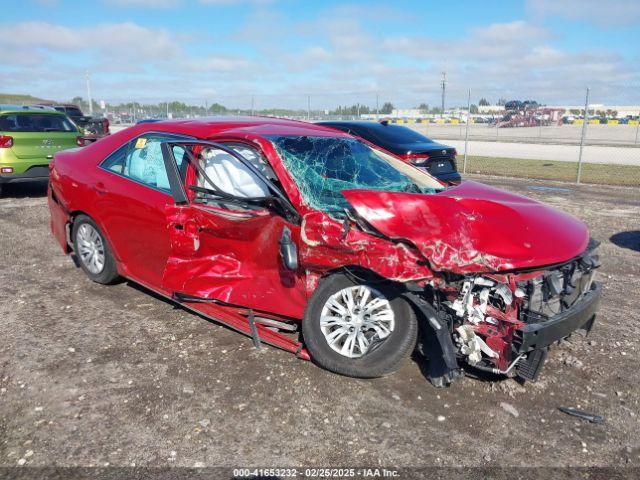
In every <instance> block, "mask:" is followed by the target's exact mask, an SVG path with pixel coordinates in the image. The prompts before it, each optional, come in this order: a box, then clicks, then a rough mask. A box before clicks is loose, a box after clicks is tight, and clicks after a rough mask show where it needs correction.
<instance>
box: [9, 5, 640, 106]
mask: <svg viewBox="0 0 640 480" xmlns="http://www.w3.org/2000/svg"><path fill="white" fill-rule="evenodd" d="M3 6H4V9H3V10H4V11H5V12H11V14H10V15H5V18H8V17H10V21H8V22H2V21H0V23H3V25H2V26H1V28H2V32H3V34H2V35H1V36H0V85H1V87H0V91H8V92H13V93H28V94H33V95H37V96H41V97H45V98H53V99H60V100H62V99H70V98H71V97H73V96H76V95H80V96H85V81H84V73H85V71H87V70H89V71H90V72H91V76H92V90H93V97H94V99H98V100H100V99H104V100H107V101H111V102H120V101H129V100H130V99H133V98H134V99H136V100H138V101H164V100H166V99H172V100H173V99H179V100H183V101H187V102H191V103H198V104H202V103H204V102H205V101H207V102H209V103H212V102H214V101H217V102H219V103H223V104H225V105H228V106H238V107H246V106H247V105H249V104H250V102H251V97H252V96H253V97H254V99H255V100H254V101H255V103H256V107H270V106H288V107H296V106H297V107H306V103H307V96H308V95H311V98H312V103H313V104H314V106H316V107H322V108H328V107H333V106H335V105H338V104H347V103H348V104H352V103H355V102H360V103H364V104H368V105H373V104H375V101H376V100H375V99H376V96H378V98H379V99H380V102H383V101H392V102H393V103H394V104H396V105H398V106H403V107H413V106H416V105H418V104H419V103H422V102H425V103H429V104H437V103H438V101H439V100H438V98H439V82H440V77H441V72H442V71H444V70H446V71H447V77H448V99H449V101H448V102H447V103H448V105H457V104H463V103H465V102H466V92H467V89H471V90H472V99H473V101H477V100H478V99H479V98H480V97H486V98H488V99H489V100H491V101H495V100H497V99H498V98H500V97H504V98H533V99H536V100H538V101H541V102H545V103H571V104H579V103H580V102H581V101H582V100H581V99H582V98H583V96H584V88H585V87H586V86H587V85H588V86H590V87H591V88H592V98H593V101H594V102H596V103H607V102H608V103H618V104H619V103H627V104H628V103H634V104H638V103H640V68H639V67H640V1H637V0H617V1H615V2H606V1H604V0H530V1H529V0H513V1H487V0H485V1H482V2H480V1H464V0H457V1H455V2H445V1H442V0H439V1H426V0H425V1H409V0H407V1H403V0H396V1H395V2H389V1H374V0H370V1H351V2H339V1H331V0H325V1H296V0H92V1H66V0H22V1H13V0H10V1H5V2H3Z"/></svg>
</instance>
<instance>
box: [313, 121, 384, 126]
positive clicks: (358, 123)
mask: <svg viewBox="0 0 640 480" xmlns="http://www.w3.org/2000/svg"><path fill="white" fill-rule="evenodd" d="M316 125H341V126H345V127H374V126H382V127H384V126H386V125H387V124H386V123H382V122H378V121H375V120H336V121H331V120H326V121H323V122H318V123H317V124H316Z"/></svg>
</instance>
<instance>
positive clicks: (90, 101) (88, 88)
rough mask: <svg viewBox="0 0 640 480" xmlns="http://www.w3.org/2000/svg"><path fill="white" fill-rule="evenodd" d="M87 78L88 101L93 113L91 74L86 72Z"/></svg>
mask: <svg viewBox="0 0 640 480" xmlns="http://www.w3.org/2000/svg"><path fill="white" fill-rule="evenodd" d="M86 79H87V101H88V102H89V115H93V100H91V74H90V73H89V70H87V72H86Z"/></svg>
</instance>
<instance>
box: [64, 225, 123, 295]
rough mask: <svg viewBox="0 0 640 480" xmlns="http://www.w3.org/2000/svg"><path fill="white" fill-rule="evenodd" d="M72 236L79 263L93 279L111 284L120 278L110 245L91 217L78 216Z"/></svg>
mask: <svg viewBox="0 0 640 480" xmlns="http://www.w3.org/2000/svg"><path fill="white" fill-rule="evenodd" d="M72 237H73V248H74V251H75V254H76V257H77V259H78V263H79V264H80V267H81V268H82V270H84V273H86V274H87V276H88V277H89V278H90V279H91V280H93V281H94V282H97V283H102V284H109V283H113V282H115V281H116V280H117V279H118V277H119V276H118V269H117V267H116V262H115V260H114V258H113V255H112V254H111V250H110V249H109V245H108V244H107V241H106V240H105V238H104V235H102V232H101V231H100V229H99V228H98V225H96V223H95V222H94V221H93V220H92V219H91V218H90V217H88V216H86V215H79V216H78V217H76V219H75V221H74V222H73V230H72Z"/></svg>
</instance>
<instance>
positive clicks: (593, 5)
mask: <svg viewBox="0 0 640 480" xmlns="http://www.w3.org/2000/svg"><path fill="white" fill-rule="evenodd" d="M527 11H528V12H530V13H532V14H533V15H540V16H561V17H563V18H567V19H569V20H581V21H585V22H588V23H592V24H594V25H598V26H600V27H630V26H634V25H637V23H638V22H639V21H640V2H639V1H638V0H609V1H608V0H527Z"/></svg>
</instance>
